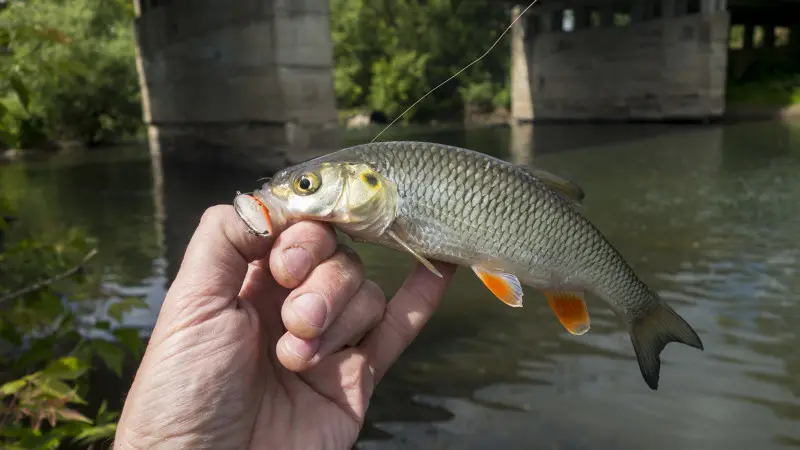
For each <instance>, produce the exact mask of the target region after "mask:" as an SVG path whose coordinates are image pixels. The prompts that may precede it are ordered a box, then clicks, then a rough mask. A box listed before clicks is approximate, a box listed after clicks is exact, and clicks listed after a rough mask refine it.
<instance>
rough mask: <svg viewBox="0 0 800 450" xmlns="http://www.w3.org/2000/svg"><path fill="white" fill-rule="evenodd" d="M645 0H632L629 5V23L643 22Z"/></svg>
mask: <svg viewBox="0 0 800 450" xmlns="http://www.w3.org/2000/svg"><path fill="white" fill-rule="evenodd" d="M644 2H645V0H633V4H632V5H631V22H641V21H643V20H645V17H646V13H645V3H644Z"/></svg>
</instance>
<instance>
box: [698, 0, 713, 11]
mask: <svg viewBox="0 0 800 450" xmlns="http://www.w3.org/2000/svg"><path fill="white" fill-rule="evenodd" d="M715 12H717V0H700V14H712V13H715Z"/></svg>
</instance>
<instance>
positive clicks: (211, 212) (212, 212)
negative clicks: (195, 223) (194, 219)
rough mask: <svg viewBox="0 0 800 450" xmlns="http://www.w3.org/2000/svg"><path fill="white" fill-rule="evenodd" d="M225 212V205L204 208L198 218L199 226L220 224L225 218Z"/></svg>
mask: <svg viewBox="0 0 800 450" xmlns="http://www.w3.org/2000/svg"><path fill="white" fill-rule="evenodd" d="M226 211H227V206H226V205H214V206H210V207H208V208H206V210H205V211H203V215H202V216H200V223H201V224H208V223H214V222H220V221H221V220H220V219H221V218H222V217H224V216H225V212H226Z"/></svg>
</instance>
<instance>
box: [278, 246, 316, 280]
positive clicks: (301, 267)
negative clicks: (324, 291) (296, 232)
mask: <svg viewBox="0 0 800 450" xmlns="http://www.w3.org/2000/svg"><path fill="white" fill-rule="evenodd" d="M283 265H284V266H285V267H286V270H287V271H288V272H289V275H291V276H292V278H294V279H295V280H297V281H300V280H303V279H304V278H305V277H306V275H308V271H309V270H311V254H310V253H308V251H307V250H306V249H304V248H302V247H292V248H287V249H286V250H284V251H283Z"/></svg>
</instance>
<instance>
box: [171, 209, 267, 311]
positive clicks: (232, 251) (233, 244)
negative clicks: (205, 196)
mask: <svg viewBox="0 0 800 450" xmlns="http://www.w3.org/2000/svg"><path fill="white" fill-rule="evenodd" d="M272 243H273V239H271V238H267V239H265V238H262V237H258V236H254V235H252V234H250V233H248V232H247V227H246V225H245V224H244V223H243V222H242V221H241V220H240V219H239V217H238V216H237V215H236V213H235V212H234V210H233V207H232V206H229V205H217V206H212V207H210V208H208V209H207V210H206V211H205V213H203V216H202V218H201V219H200V224H199V225H198V226H197V229H196V230H195V232H194V235H193V236H192V239H191V241H190V242H189V245H188V247H187V248H186V253H185V254H184V257H183V261H182V262H181V266H180V269H179V270H178V273H177V275H176V276H175V280H174V281H173V283H172V286H170V288H169V291H168V292H167V296H166V298H165V299H164V303H163V306H162V310H163V311H164V312H166V313H167V314H166V315H167V316H170V317H175V316H176V315H180V314H181V313H182V311H184V310H185V309H193V310H195V311H196V312H197V313H202V314H211V315H213V314H214V313H215V312H216V311H217V310H220V309H222V308H225V307H228V306H230V304H231V301H232V300H233V299H235V298H236V296H237V295H238V294H239V291H240V290H241V288H242V284H243V283H244V279H245V276H246V275H247V266H248V264H249V263H250V262H252V261H255V260H258V259H263V258H265V257H266V256H267V255H268V254H269V251H270V248H271V247H272Z"/></svg>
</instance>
